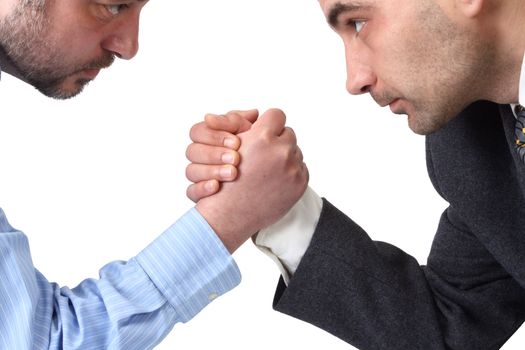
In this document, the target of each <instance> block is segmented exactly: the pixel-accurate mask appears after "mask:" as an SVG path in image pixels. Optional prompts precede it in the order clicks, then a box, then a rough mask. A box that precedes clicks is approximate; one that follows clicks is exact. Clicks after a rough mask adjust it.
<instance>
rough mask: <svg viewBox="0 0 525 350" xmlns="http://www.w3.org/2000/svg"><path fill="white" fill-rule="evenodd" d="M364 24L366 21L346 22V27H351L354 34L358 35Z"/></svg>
mask: <svg viewBox="0 0 525 350" xmlns="http://www.w3.org/2000/svg"><path fill="white" fill-rule="evenodd" d="M365 24H366V21H362V20H350V21H348V25H349V26H351V27H353V28H354V29H355V32H356V33H359V32H360V31H361V30H362V29H363V27H364V26H365Z"/></svg>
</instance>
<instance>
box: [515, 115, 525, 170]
mask: <svg viewBox="0 0 525 350" xmlns="http://www.w3.org/2000/svg"><path fill="white" fill-rule="evenodd" d="M515 112H516V115H517V120H516V130H515V132H514V134H515V136H516V150H517V151H518V156H519V157H520V159H521V161H522V162H524V163H525V108H523V107H522V106H520V105H517V106H516V109H515Z"/></svg>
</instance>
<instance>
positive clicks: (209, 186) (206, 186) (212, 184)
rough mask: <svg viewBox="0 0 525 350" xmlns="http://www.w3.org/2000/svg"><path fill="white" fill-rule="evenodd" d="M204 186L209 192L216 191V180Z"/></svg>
mask: <svg viewBox="0 0 525 350" xmlns="http://www.w3.org/2000/svg"><path fill="white" fill-rule="evenodd" d="M204 188H205V189H206V191H208V192H213V191H215V182H214V181H208V182H206V183H205V184H204Z"/></svg>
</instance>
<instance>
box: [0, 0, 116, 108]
mask: <svg viewBox="0 0 525 350" xmlns="http://www.w3.org/2000/svg"><path fill="white" fill-rule="evenodd" d="M50 28H51V25H50V22H49V21H48V19H47V18H46V9H45V3H44V1H40V0H38V1H30V0H23V1H21V2H19V3H18V4H17V5H16V7H15V9H14V10H13V12H12V14H10V15H9V16H8V17H7V18H6V19H4V20H3V21H1V22H0V46H1V49H2V50H3V51H4V52H5V54H6V56H7V58H8V59H9V60H10V64H11V65H12V66H14V67H15V68H16V70H17V71H18V73H19V74H20V75H21V78H22V79H24V80H25V81H27V82H28V83H29V84H31V85H32V86H34V87H35V88H36V89H37V90H38V91H40V92H41V93H42V94H44V95H46V96H49V97H52V98H56V99H68V98H71V97H73V96H76V95H78V94H79V93H80V92H82V90H83V88H84V87H85V86H86V85H87V84H88V83H89V82H90V80H89V79H77V80H76V81H75V82H74V89H65V88H64V87H63V85H64V82H65V81H66V79H67V78H68V77H70V76H71V75H72V74H74V73H78V72H80V71H82V70H84V69H88V68H96V67H101V68H103V67H108V66H110V65H111V64H112V63H113V61H114V59H115V57H114V55H112V54H110V53H106V54H105V55H104V56H102V57H100V58H98V59H96V60H93V61H91V62H89V63H87V64H82V65H71V64H68V62H65V58H64V57H65V55H64V52H63V51H62V50H61V49H60V47H61V45H60V44H59V43H58V40H57V39H56V38H55V37H54V36H53V33H52V31H51V30H50ZM71 67H73V68H71Z"/></svg>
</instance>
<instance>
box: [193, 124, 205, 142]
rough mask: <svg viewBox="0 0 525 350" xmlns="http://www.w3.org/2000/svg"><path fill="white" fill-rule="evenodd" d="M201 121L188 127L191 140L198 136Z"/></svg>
mask: <svg viewBox="0 0 525 350" xmlns="http://www.w3.org/2000/svg"><path fill="white" fill-rule="evenodd" d="M203 124H204V123H203V122H200V123H198V124H195V125H193V126H192V127H191V129H190V138H191V139H192V141H195V139H196V138H197V137H198V135H199V132H200V130H201V129H202V126H203Z"/></svg>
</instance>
